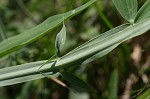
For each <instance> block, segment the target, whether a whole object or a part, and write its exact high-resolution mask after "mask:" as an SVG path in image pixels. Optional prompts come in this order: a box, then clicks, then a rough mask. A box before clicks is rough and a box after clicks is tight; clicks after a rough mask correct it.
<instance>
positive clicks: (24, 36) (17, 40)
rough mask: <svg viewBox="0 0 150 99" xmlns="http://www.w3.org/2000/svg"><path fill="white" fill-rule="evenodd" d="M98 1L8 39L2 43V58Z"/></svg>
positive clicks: (92, 0) (47, 20)
mask: <svg viewBox="0 0 150 99" xmlns="http://www.w3.org/2000/svg"><path fill="white" fill-rule="evenodd" d="M95 1H96V0H91V1H89V2H87V3H86V4H84V5H82V6H80V7H78V8H76V9H74V10H72V11H69V12H66V13H63V14H59V15H55V16H52V17H50V18H48V19H46V20H45V21H44V22H42V23H41V24H39V25H37V26H36V27H34V28H32V29H29V30H27V31H25V32H24V33H21V34H19V35H17V36H13V37H11V38H8V39H6V40H4V41H2V42H1V43H0V58H1V57H3V56H5V55H8V54H9V53H11V52H13V51H15V50H18V49H20V48H22V47H23V46H25V45H27V44H29V43H31V42H33V41H35V40H36V39H38V38H40V37H41V36H43V35H45V34H46V33H49V32H50V31H52V30H53V29H54V28H56V27H57V26H58V25H60V24H61V23H62V22H63V21H64V20H66V19H68V18H71V17H73V16H75V15H76V14H78V13H79V12H81V11H82V10H84V9H85V8H87V7H89V6H90V5H91V4H93V3H94V2H95Z"/></svg>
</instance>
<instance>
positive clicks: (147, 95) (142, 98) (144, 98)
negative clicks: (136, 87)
mask: <svg viewBox="0 0 150 99" xmlns="http://www.w3.org/2000/svg"><path fill="white" fill-rule="evenodd" d="M136 99H150V88H149V89H147V90H146V91H144V92H143V93H142V94H141V95H139V96H138V97H137V98H136Z"/></svg>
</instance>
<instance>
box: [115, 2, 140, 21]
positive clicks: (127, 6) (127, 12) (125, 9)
mask: <svg viewBox="0 0 150 99" xmlns="http://www.w3.org/2000/svg"><path fill="white" fill-rule="evenodd" d="M113 3H114V5H115V6H116V8H117V10H118V11H119V13H120V14H121V16H122V17H123V18H124V19H126V20H127V21H129V22H130V23H133V22H134V19H135V16H136V14H137V9H138V2H137V0H113Z"/></svg>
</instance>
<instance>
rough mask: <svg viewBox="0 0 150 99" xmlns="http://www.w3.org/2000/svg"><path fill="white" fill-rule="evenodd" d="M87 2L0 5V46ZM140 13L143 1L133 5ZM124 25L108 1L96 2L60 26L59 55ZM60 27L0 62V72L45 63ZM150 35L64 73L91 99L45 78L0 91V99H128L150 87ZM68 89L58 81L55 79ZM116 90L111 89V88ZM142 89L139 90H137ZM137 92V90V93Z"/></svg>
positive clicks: (1, 1)
mask: <svg viewBox="0 0 150 99" xmlns="http://www.w3.org/2000/svg"><path fill="white" fill-rule="evenodd" d="M88 1H89V0H0V41H3V40H5V39H7V38H9V37H12V36H14V35H17V34H20V33H22V32H23V31H26V30H27V29H29V28H32V27H34V26H36V25H38V24H40V23H41V22H42V21H44V20H45V19H46V18H48V17H50V16H53V15H56V14H60V13H64V12H67V11H70V10H72V9H74V8H76V7H79V6H81V5H82V4H84V3H86V2H88ZM138 2H139V7H140V6H141V5H142V4H143V3H144V2H145V0H138ZM122 23H125V21H124V20H123V18H122V17H121V16H120V15H119V13H118V12H117V10H116V8H115V7H114V5H113V3H112V1H111V0H97V2H96V3H95V4H93V5H92V6H91V7H89V8H88V9H86V10H84V11H83V12H81V13H79V14H78V15H76V16H75V17H73V18H71V19H70V20H67V21H66V22H65V25H66V28H67V41H66V45H65V51H64V54H65V53H67V52H69V51H71V50H72V49H74V48H75V47H77V46H79V45H80V44H82V43H84V42H86V41H88V40H89V39H91V38H93V37H95V36H97V35H99V34H101V33H103V32H105V31H107V30H110V29H112V28H113V27H116V26H118V25H120V24H122ZM60 29H61V26H60V27H58V28H57V29H55V30H53V31H52V32H51V33H48V34H47V35H45V36H44V37H42V38H40V39H38V40H37V41H35V42H33V43H31V44H29V45H28V46H26V47H24V48H22V49H21V50H19V51H16V52H14V53H12V54H10V55H9V56H7V57H4V58H2V59H0V68H4V67H8V66H13V65H16V64H23V63H28V62H34V61H39V60H46V59H48V58H50V57H51V56H52V55H53V54H54V51H55V46H54V43H55V37H56V34H57V33H58V32H59V31H60ZM149 38H150V33H145V34H144V35H142V36H139V37H136V38H134V39H131V40H128V41H126V42H124V43H123V44H121V45H119V46H118V47H117V48H116V49H115V50H113V51H112V52H111V53H109V54H108V55H106V56H104V57H102V58H100V59H97V60H94V61H92V62H90V63H88V64H83V65H81V66H78V67H74V68H70V69H68V71H69V72H72V73H74V74H76V75H78V76H79V77H80V78H82V79H84V80H86V81H87V82H88V83H89V84H90V85H91V86H92V87H93V88H94V90H95V91H94V92H91V93H78V92H74V91H71V90H68V89H67V88H64V87H62V86H61V85H59V84H57V83H56V82H54V81H52V80H50V79H48V78H44V79H40V80H36V81H31V82H27V83H21V84H16V85H11V86H7V87H1V88H0V99H107V98H109V99H111V95H110V93H112V92H114V94H117V98H118V99H130V98H134V97H136V96H138V95H139V94H141V93H142V92H143V91H144V90H145V89H147V88H148V87H150V86H149V74H150V68H149V66H150V39H149ZM59 79H60V80H62V81H63V82H65V83H66V84H67V82H66V81H64V80H63V79H62V78H59ZM115 86H116V87H115ZM141 88H142V89H141ZM139 89H140V90H139Z"/></svg>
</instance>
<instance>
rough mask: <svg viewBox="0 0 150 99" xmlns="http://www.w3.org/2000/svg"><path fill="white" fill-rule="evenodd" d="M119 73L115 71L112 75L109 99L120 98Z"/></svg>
mask: <svg viewBox="0 0 150 99" xmlns="http://www.w3.org/2000/svg"><path fill="white" fill-rule="evenodd" d="M117 88H118V71H117V70H114V71H113V72H112V74H111V77H110V81H109V90H108V91H109V95H108V99H117V98H118V95H117V94H118V89H117Z"/></svg>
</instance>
